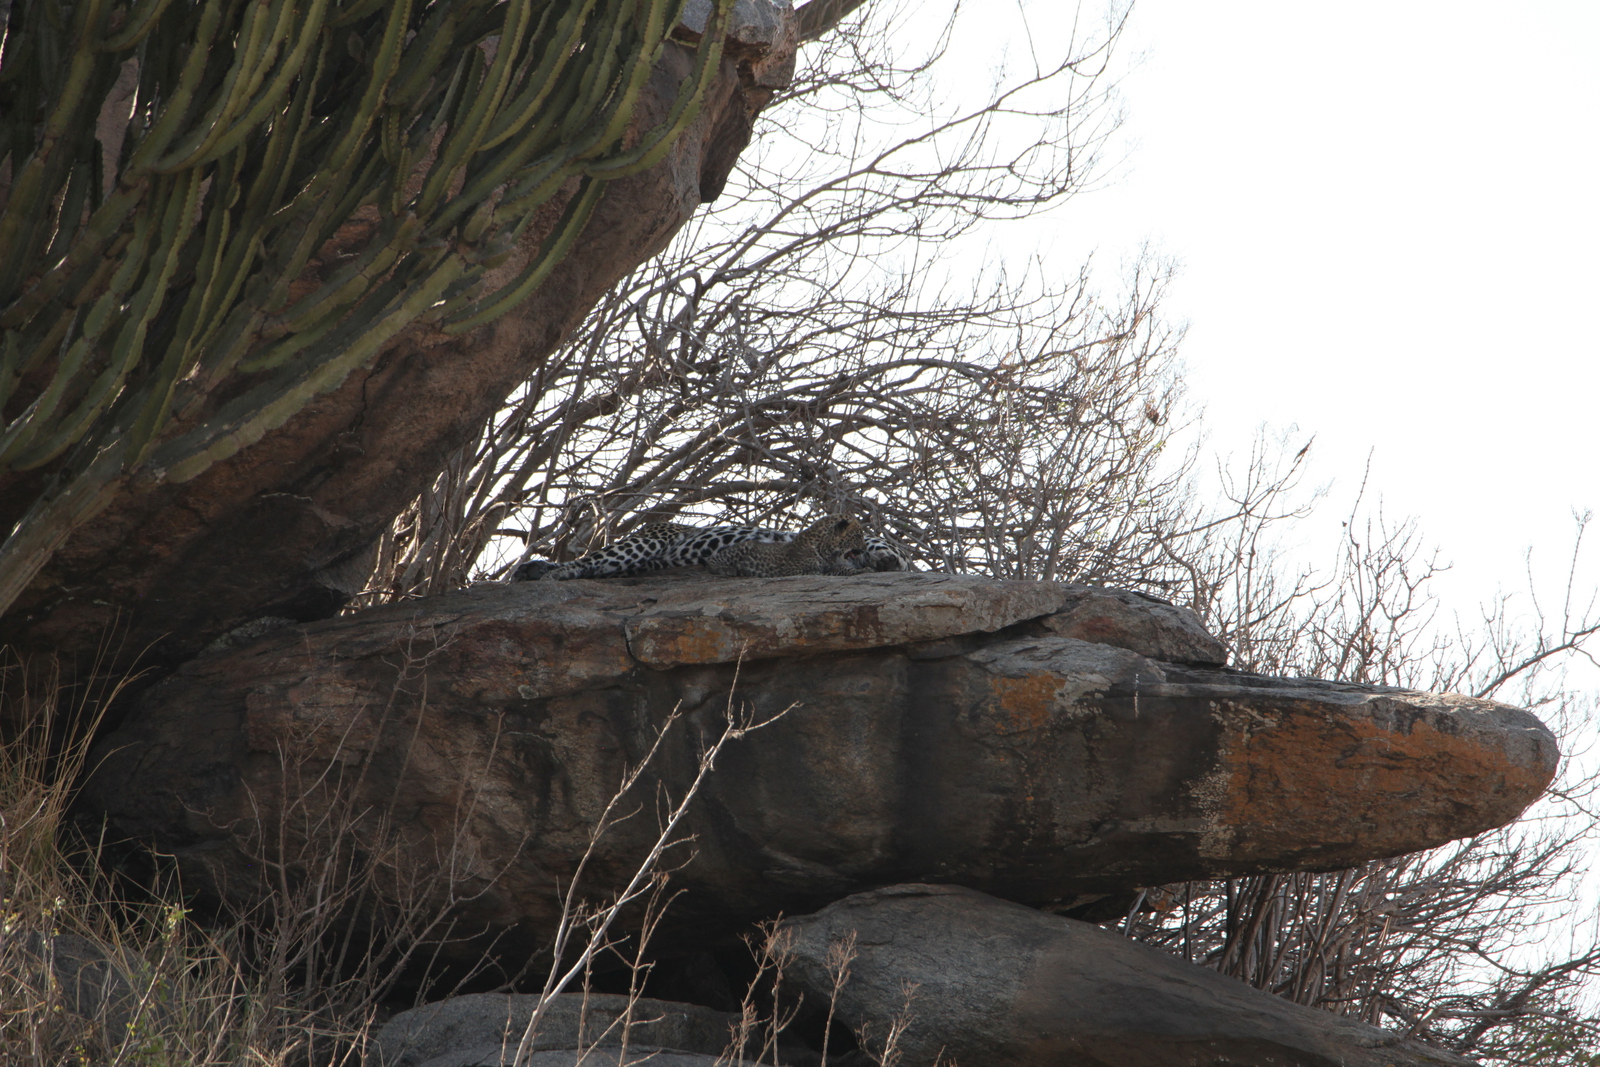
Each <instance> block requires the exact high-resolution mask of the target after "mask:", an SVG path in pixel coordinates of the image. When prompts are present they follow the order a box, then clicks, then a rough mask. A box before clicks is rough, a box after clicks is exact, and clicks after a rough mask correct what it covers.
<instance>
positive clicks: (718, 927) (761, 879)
mask: <svg viewBox="0 0 1600 1067" xmlns="http://www.w3.org/2000/svg"><path fill="white" fill-rule="evenodd" d="M961 605H969V607H961ZM851 619H855V620H858V621H857V622H856V623H848V624H847V620H851ZM763 620H764V621H763ZM862 620H864V621H862ZM1119 620H1120V621H1119ZM1069 633H1081V634H1085V635H1087V636H1088V637H1091V638H1094V640H1086V639H1083V638H1080V637H1075V636H1067V634H1069ZM1114 642H1120V643H1121V644H1123V645H1126V646H1130V647H1118V645H1117V644H1116V643H1114ZM645 645H649V647H650V648H651V649H654V650H655V651H652V652H649V653H647V654H648V655H649V656H650V660H649V661H648V662H647V661H646V660H644V659H641V658H640V656H639V655H636V652H638V651H640V650H641V648H642V647H643V646H645ZM736 646H737V647H736ZM1159 651H1167V652H1168V653H1169V654H1173V653H1175V654H1180V655H1185V656H1188V657H1190V658H1191V660H1193V661H1195V662H1200V661H1203V660H1204V659H1207V658H1211V659H1215V658H1218V657H1219V656H1220V646H1217V645H1216V644H1215V642H1214V641H1213V640H1212V639H1210V638H1209V637H1208V636H1207V635H1205V634H1204V632H1203V630H1200V628H1199V626H1198V623H1197V622H1195V621H1194V619H1193V616H1192V615H1190V614H1188V613H1186V612H1184V611H1183V610H1182V609H1179V608H1174V607H1172V606H1171V605H1166V604H1163V603H1161V602H1157V601H1151V600H1149V599H1148V598H1142V597H1139V596H1137V595H1136V594H1129V593H1119V592H1116V591H1111V590H1086V589H1083V588H1081V587H1078V588H1073V587H1066V586H1056V585H1048V584H1033V583H1020V582H988V581H986V580H984V579H977V578H960V579H954V578H951V577H950V576H940V575H893V574H891V575H880V576H872V577H846V578H800V579H778V580H772V581H766V582H762V581H760V580H734V581H724V582H715V581H710V582H708V581H694V580H691V581H686V582H675V581H673V580H669V579H652V580H649V581H645V580H624V581H620V582H566V583H554V582H534V583H523V584H520V585H516V586H511V587H498V588H489V589H479V590H475V591H470V592H468V593H465V594H461V595H457V596H450V597H439V598H435V599H432V600H428V601H422V602H418V603H415V604H412V605H397V606H395V607H391V608H384V609H380V610H376V611H371V612H366V613H363V614H360V615H353V616H349V617H347V618H344V619H340V620H333V621H329V622H326V623H318V624H313V625H311V626H306V627H291V628H286V629H284V630H282V631H279V632H276V633H273V634H270V635H268V636H267V637H265V638H263V639H261V640H259V641H257V642H256V643H254V644H251V645H248V646H246V647H243V648H240V649H237V650H235V651H232V652H226V653H219V654H216V655H212V656H207V657H203V658H201V659H199V660H196V661H194V662H192V663H190V664H188V665H186V666H185V667H184V668H182V669H181V670H180V671H179V672H177V673H176V674H175V675H173V676H172V677H170V678H168V679H167V680H165V681H164V682H162V683H161V684H160V685H158V686H157V687H155V688H153V689H152V690H150V691H149V692H148V693H147V694H145V695H144V697H143V698H142V699H141V701H140V703H139V705H138V707H137V709H136V710H135V711H134V713H133V714H132V715H130V717H129V718H128V720H127V721H126V722H125V724H124V725H123V726H122V727H121V729H119V730H118V731H116V733H115V734H113V735H112V736H110V737H108V738H107V739H106V740H105V741H104V742H103V743H102V745H101V747H100V749H99V750H98V753H97V755H96V759H97V760H98V768H99V769H98V772H97V773H96V775H95V776H94V777H93V778H92V779H91V780H90V782H89V783H88V785H87V787H86V792H85V797H86V799H87V800H88V802H89V803H90V804H91V805H93V806H95V807H97V808H98V809H99V810H100V811H101V812H103V813H104V814H105V815H106V816H107V817H108V818H109V820H110V822H111V825H112V831H113V833H114V834H121V835H124V836H128V837H132V838H136V839H140V840H148V841H152V842H154V843H155V844H157V846H158V847H160V848H161V849H162V850H163V851H165V852H168V853H171V854H174V855H176V856H177V857H178V859H179V862H180V864H181V865H183V866H184V867H185V871H186V874H185V876H186V878H187V879H188V882H187V883H186V884H189V885H195V886H208V885H209V886H211V887H213V888H214V890H215V891H217V892H229V893H233V892H242V891H243V889H242V888H241V887H244V886H247V885H248V884H249V883H250V882H251V880H252V879H253V878H254V877H255V876H256V875H255V872H256V871H257V870H259V867H258V866H257V862H258V860H257V857H254V856H253V855H252V848H254V847H255V846H254V845H253V844H252V843H251V840H250V833H251V829H252V827H253V826H255V825H256V821H257V820H265V821H266V822H267V823H268V825H269V827H270V825H271V824H272V822H273V820H277V819H280V818H281V817H282V813H283V812H284V811H286V810H289V809H291V808H294V809H295V810H296V812H297V814H296V818H302V817H305V816H306V814H307V813H308V812H313V813H314V810H315V808H316V806H317V805H322V804H331V803H333V802H334V801H333V799H332V798H333V797H335V796H342V797H343V798H344V800H343V801H341V802H342V803H348V804H350V805H352V806H353V810H356V811H360V812H363V813H369V814H364V815H363V819H365V820H366V823H365V824H363V826H357V827H355V828H354V829H353V830H352V832H353V833H357V834H360V833H367V832H370V833H374V834H376V833H379V832H381V830H382V828H383V827H384V826H389V827H400V828H403V829H404V835H403V836H404V841H403V850H402V852H401V854H400V856H401V858H400V861H399V862H400V864H401V865H402V866H403V867H404V868H405V869H406V871H407V872H408V873H415V872H425V871H428V870H436V869H440V868H441V866H442V865H445V864H449V865H450V869H451V870H453V871H454V872H456V875H457V877H458V879H459V880H460V881H461V885H460V886H458V891H459V893H460V895H462V896H463V897H471V899H470V900H469V901H467V902H466V903H464V904H463V905H462V909H461V910H462V918H463V921H464V922H466V923H468V924H469V925H470V924H472V923H478V924H480V925H481V927H482V928H484V929H486V930H499V931H505V930H508V929H514V930H515V931H518V932H519V934H518V936H524V937H525V938H526V939H527V940H528V941H529V942H530V943H533V942H537V941H538V940H540V939H541V938H542V937H544V936H545V935H546V934H547V933H548V931H549V930H550V929H551V927H552V925H553V923H554V922H555V919H556V913H557V906H556V894H555V890H556V888H557V887H558V886H562V885H565V884H566V883H567V882H568V881H569V880H570V879H571V877H572V876H573V875H574V873H575V871H576V869H577V865H578V861H579V858H580V857H581V856H582V854H583V852H584V849H585V847H586V846H587V844H588V839H589V832H590V829H591V828H592V827H593V826H594V825H595V824H596V822H597V820H598V819H599V817H600V813H601V812H602V811H603V810H604V809H605V806H606V804H607V803H608V802H609V801H610V800H611V798H612V796H613V793H614V792H615V790H616V788H617V783H618V782H620V781H621V780H622V778H623V776H624V773H625V772H626V770H627V769H628V768H630V767H633V766H636V765H637V764H638V762H639V761H640V760H641V759H642V758H643V757H644V754H645V753H646V752H647V751H648V750H649V749H650V746H651V744H652V742H653V740H654V738H655V736H656V733H657V731H658V730H659V728H660V727H661V725H662V724H663V723H665V722H666V721H667V719H668V718H669V716H670V715H671V714H672V713H673V712H674V709H677V710H678V711H679V712H680V713H681V714H682V716H683V718H682V720H681V721H680V722H679V723H678V724H677V725H676V726H675V727H674V728H673V729H672V730H671V731H670V732H669V734H668V737H667V740H666V743H665V744H664V746H663V748H662V750H661V752H660V753H659V755H658V757H657V759H656V760H655V762H654V763H653V764H652V765H651V766H650V767H649V768H648V769H647V771H646V773H645V775H644V776H643V778H641V779H640V781H639V783H638V785H637V786H636V793H635V794H634V795H633V796H630V797H629V798H626V800H627V805H628V806H642V807H644V808H646V809H647V810H654V805H655V804H656V803H657V800H658V797H660V796H662V795H667V794H670V795H674V796H679V795H682V793H683V790H684V789H685V788H686V786H687V784H688V782H689V781H690V780H691V779H692V777H693V774H694V770H695V767H696V761H697V755H698V753H699V751H700V750H701V746H702V745H703V744H704V739H705V738H707V737H710V736H713V735H715V734H716V733H718V732H719V731H720V729H721V725H722V722H723V719H724V716H725V714H726V712H727V709H728V708H729V707H736V708H740V709H748V710H749V712H750V713H752V714H754V715H756V716H757V717H762V718H764V717H769V716H774V715H777V714H778V713H780V712H784V711H785V709H792V710H789V711H788V713H787V714H786V715H784V716H783V717H782V718H781V719H779V720H778V721H777V722H776V723H774V724H773V725H771V726H769V727H767V728H766V729H763V730H760V731H758V732H755V733H752V734H750V735H749V736H747V737H746V738H745V739H744V740H742V741H740V742H738V743H736V744H734V745H733V746H731V747H730V748H728V749H727V750H725V751H724V752H723V753H722V756H721V757H720V759H719V762H718V765H717V770H716V773H715V774H714V775H713V776H712V777H711V779H710V780H709V782H708V784H707V785H706V787H705V789H704V791H703V793H702V795H701V797H700V798H699V800H698V801H697V802H696V805H695V807H694V808H693V809H692V810H691V812H690V814H689V817H688V819H687V820H686V822H685V824H684V827H683V829H684V832H685V834H686V835H688V836H691V837H692V838H693V844H692V851H693V859H692V861H690V860H689V857H688V851H689V850H688V849H687V848H686V849H685V850H684V851H683V853H682V854H681V855H680V856H678V857H677V858H676V859H675V860H674V861H673V862H674V863H683V864H684V866H683V867H682V869H681V870H679V871H678V873H677V875H676V878H675V883H674V884H675V886H677V887H679V888H682V889H683V890H685V894H684V896H683V897H682V898H681V899H680V900H679V901H678V902H677V903H676V904H675V905H674V910H673V916H674V919H673V920H672V923H670V924H669V926H671V927H672V930H664V932H663V934H662V936H664V937H665V936H680V935H681V936H682V937H685V938H694V937H703V936H724V935H727V934H729V932H730V931H734V930H737V929H740V928H742V927H743V926H744V924H746V923H748V922H749V921H750V920H751V919H754V918H758V917H763V916H770V915H773V914H776V913H778V912H780V911H783V912H786V913H789V914H794V913H796V912H802V911H811V910H815V909H816V908H819V907H822V906H823V905H825V904H827V903H829V902H830V901H832V900H836V899H838V898H840V897H842V896H845V895H848V894H850V893H855V892H859V891H861V890H865V889H871V888H874V887H878V886H884V885H891V884H895V883H899V882H911V881H916V882H948V883H953V884H960V885H966V886H970V887H972V888H975V889H980V890H983V891H985V892H988V893H992V894H994V895H996V896H1000V897H1004V898H1006V899H1009V900H1014V901H1019V902H1022V903H1026V904H1029V905H1035V906H1039V907H1044V908H1052V909H1056V910H1061V911H1066V910H1070V909H1072V908H1074V907H1078V906H1081V905H1084V904H1086V903H1088V902H1092V901H1093V900H1095V899H1098V898H1103V897H1105V896H1107V895H1109V894H1116V893H1119V892H1125V891H1127V890H1129V889H1131V888H1135V887H1142V886H1148V885H1157V884H1164V883H1169V882H1174V881H1181V880H1184V879H1189V878H1210V877H1222V876H1233V875H1242V874H1251V873H1258V872H1264V871H1288V870H1304V869H1326V868H1336V867H1341V866H1347V865H1351V864H1355V863H1359V862H1362V861H1364V860H1368V859H1373V858H1377V857H1381V856H1391V855H1397V854H1400V853H1405V852H1410V851H1415V850H1419V849H1425V848H1429V847H1432V846H1435V845H1439V844H1442V843H1444V842H1446V841H1449V840H1451V839H1454V838H1458V837H1463V836H1467V835H1470V834H1475V833H1479V832H1481V831H1483V830H1487V829H1490V828H1492V827H1494V826H1499V825H1502V824H1504V823H1506V822H1508V821H1510V820H1512V819H1514V818H1516V817H1517V815H1518V814H1519V813H1520V812H1521V811H1522V809H1523V808H1524V807H1525V806H1526V805H1528V804H1529V803H1531V802H1532V801H1533V800H1534V799H1535V798H1537V797H1538V796H1539V795H1540V793H1541V792H1542V791H1543V789H1544V788H1545V786H1546V785H1547V784H1548V782H1549V780H1550V777H1551V776H1552V774H1553V773H1554V770H1555V766H1556V761H1557V758H1558V752H1557V749H1556V744H1555V740H1554V738H1553V737H1552V736H1551V735H1550V733H1549V731H1548V730H1546V729H1545V728H1544V727H1543V726H1542V725H1541V724H1540V723H1539V722H1538V720H1537V719H1535V718H1534V717H1533V716H1532V715H1530V714H1529V713H1527V712H1526V711H1523V710H1520V709H1517V708H1513V707H1509V706H1506V705H1503V704H1496V703H1493V702H1490V701H1484V700H1474V699H1470V698H1466V697H1455V696H1441V695H1437V694H1427V693H1413V692H1407V691H1403V690H1392V689H1381V688H1374V687H1364V686H1352V685H1341V684H1336V683H1329V682H1319V681H1314V680H1297V679H1273V678H1263V677H1259V676H1255V675H1249V674H1244V673H1241V672H1238V671H1230V670H1228V669H1226V668H1221V667H1207V666H1197V665H1195V663H1194V662H1191V663H1190V664H1187V665H1186V664H1181V663H1173V662H1168V661H1164V660H1161V659H1156V658H1152V656H1151V655H1150V654H1149V653H1151V652H1159ZM741 657H742V662H741ZM286 767H287V768H288V769H289V770H290V771H291V772H292V773H286V771H285V769H286ZM301 782H314V783H318V785H317V789H318V790H319V791H320V792H318V794H317V796H316V797H314V798H313V799H312V800H311V801H309V802H300V803H299V806H298V807H296V804H297V799H296V798H297V796H298V794H297V792H296V790H297V789H300V788H301V787H300V786H298V785H296V784H295V783H301ZM308 804H309V807H308V806H307V805H308ZM654 836H655V822H654V819H653V818H647V817H639V818H635V819H632V820H629V821H627V822H625V823H623V824H621V825H619V826H618V827H616V828H615V829H614V830H613V831H612V832H611V833H609V834H608V835H607V836H606V837H605V839H604V840H602V841H601V843H600V845H599V847H598V849H597V851H596V853H595V855H594V856H593V858H592V859H591V860H590V862H589V865H588V866H587V867H586V869H585V870H586V878H587V879H589V880H590V881H589V884H590V885H592V886H593V887H594V889H595V891H596V892H603V891H604V890H606V889H607V888H608V887H613V886H617V885H621V884H624V883H625V882H626V881H627V878H628V877H629V876H630V875H631V874H632V871H633V869H634V866H635V865H636V864H637V862H638V860H639V858H640V857H642V856H643V855H644V854H645V853H646V851H647V849H648V847H649V845H650V843H651V842H652V841H653V840H654ZM673 930H676V931H677V933H676V934H673V932H672V931H673Z"/></svg>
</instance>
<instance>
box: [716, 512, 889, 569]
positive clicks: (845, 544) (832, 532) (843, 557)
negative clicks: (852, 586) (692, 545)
mask: <svg viewBox="0 0 1600 1067" xmlns="http://www.w3.org/2000/svg"><path fill="white" fill-rule="evenodd" d="M866 549H867V539H866V535H865V534H864V533H862V530H861V524H860V523H859V522H857V521H856V520H854V519H847V518H840V517H839V516H837V515H829V516H828V517H826V518H823V519H818V520H817V521H816V522H814V523H812V524H811V525H810V526H807V527H806V528H805V529H804V530H801V531H800V533H799V535H798V536H797V537H795V539H794V540H793V541H786V542H779V543H772V542H763V541H741V542H740V543H739V544H736V545H729V546H728V547H727V548H723V549H719V550H718V551H717V552H716V553H714V554H713V555H712V557H711V558H710V559H709V560H707V561H706V569H707V570H708V571H710V572H711V573H712V574H720V575H724V576H726V577H739V578H787V577H789V576H791V575H796V574H854V573H857V572H859V571H860V570H861V569H862V568H861V566H860V565H859V564H857V563H856V562H855V561H856V559H858V558H859V557H860V555H861V554H862V553H863V552H865V551H866Z"/></svg>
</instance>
